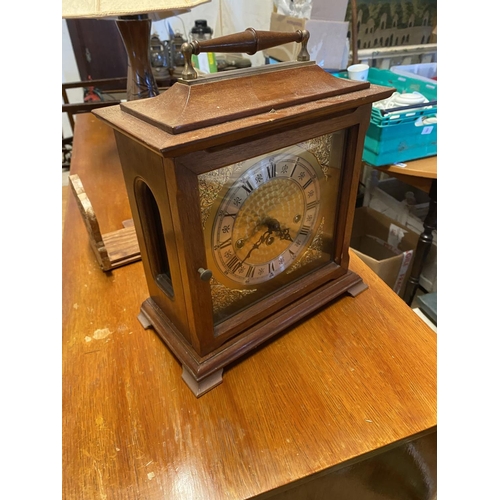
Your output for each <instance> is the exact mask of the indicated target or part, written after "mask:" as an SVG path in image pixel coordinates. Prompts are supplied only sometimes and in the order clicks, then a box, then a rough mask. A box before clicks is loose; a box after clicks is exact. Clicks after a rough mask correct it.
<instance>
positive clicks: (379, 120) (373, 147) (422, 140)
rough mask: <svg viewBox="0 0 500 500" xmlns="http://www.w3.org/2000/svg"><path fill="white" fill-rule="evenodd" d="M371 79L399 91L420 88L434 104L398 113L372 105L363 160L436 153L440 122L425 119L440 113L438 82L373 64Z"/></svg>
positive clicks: (376, 163) (397, 159)
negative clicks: (428, 122) (386, 111)
mask: <svg viewBox="0 0 500 500" xmlns="http://www.w3.org/2000/svg"><path fill="white" fill-rule="evenodd" d="M335 76H338V77H340V78H347V72H341V73H335ZM368 81H369V82H370V83H373V84H375V85H383V86H386V87H394V88H395V89H396V90H397V91H398V92H400V93H405V92H420V93H421V94H422V95H423V96H425V97H426V98H427V99H428V100H429V101H431V102H435V104H433V105H432V106H431V107H429V108H428V109H427V107H426V108H407V109H404V110H401V111H398V112H396V113H394V112H393V113H384V112H383V111H381V110H380V109H378V108H372V113H371V119H370V126H369V127H368V131H367V133H366V139H365V144H364V149H363V161H365V162H367V163H369V164H371V165H373V166H375V167H378V166H381V165H387V164H390V163H400V162H405V161H410V160H416V159H418V158H424V157H426V156H433V155H436V154H437V123H434V124H428V125H426V124H423V123H422V122H423V120H424V119H425V118H431V117H437V84H433V83H429V82H425V81H423V80H418V79H416V78H410V77H407V76H404V75H399V74H397V73H394V72H392V71H389V70H384V69H378V68H370V70H369V72H368Z"/></svg>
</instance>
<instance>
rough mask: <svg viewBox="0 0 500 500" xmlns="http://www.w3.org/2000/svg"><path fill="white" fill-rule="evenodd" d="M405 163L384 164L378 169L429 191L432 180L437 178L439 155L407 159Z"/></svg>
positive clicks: (426, 191)
mask: <svg viewBox="0 0 500 500" xmlns="http://www.w3.org/2000/svg"><path fill="white" fill-rule="evenodd" d="M403 165H405V166H404V167H399V166H397V165H384V166H383V167H377V170H379V171H380V172H384V173H386V174H388V175H390V176H391V177H395V178H396V179H399V180H400V181H401V182H406V183H407V184H410V185H411V186H413V187H415V188H417V189H421V190H422V191H424V192H425V193H428V192H429V191H430V188H431V184H432V180H433V179H437V156H429V157H427V158H419V159H418V160H412V161H407V162H405V163H403Z"/></svg>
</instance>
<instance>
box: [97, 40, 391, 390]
mask: <svg viewBox="0 0 500 500" xmlns="http://www.w3.org/2000/svg"><path fill="white" fill-rule="evenodd" d="M280 35H282V34H280ZM288 41H290V40H288ZM240 51H241V49H240ZM312 74H313V75H314V78H311V75H312ZM249 79H250V80H251V81H250V80H249ZM228 82H229V83H228ZM175 85H180V86H181V89H178V88H177V89H176V87H175ZM175 85H174V86H173V87H172V89H173V90H172V92H171V90H168V91H166V92H165V93H164V94H162V95H160V96H158V97H155V98H151V99H146V100H143V101H134V102H131V103H123V104H122V105H121V106H116V107H108V108H104V109H102V110H98V111H96V112H95V114H97V115H98V116H99V117H100V118H102V119H104V120H105V121H107V122H108V123H109V124H110V125H112V126H113V127H114V128H115V137H116V142H117V147H118V152H119V155H120V161H121V164H122V168H123V173H124V178H125V183H126V186H127V191H128V196H129V201H130V205H131V210H132V216H133V219H134V223H135V227H136V231H137V237H138V242H139V247H140V250H141V255H142V261H143V265H144V271H145V275H146V280H147V284H148V289H149V293H150V297H149V298H148V299H147V300H146V301H145V302H144V303H143V304H142V306H141V312H140V315H139V319H140V320H141V323H142V324H143V326H144V327H145V328H148V327H153V328H154V330H155V331H156V333H157V334H158V335H159V336H160V337H161V339H162V340H163V341H164V342H165V343H166V345H167V346H168V347H169V348H170V350H171V351H172V352H173V353H174V355H175V356H176V357H177V358H178V360H179V361H180V363H181V364H182V366H183V373H182V378H183V379H184V380H185V382H186V383H187V384H188V386H189V387H190V388H191V390H192V391H193V393H194V394H195V395H196V396H201V395H202V394H204V393H205V392H207V391H208V390H210V389H212V388H213V387H215V386H216V385H218V384H219V383H221V381H222V371H223V368H224V367H225V366H227V365H228V364H230V363H232V362H233V361H235V360H236V359H238V358H240V357H241V356H243V355H244V354H246V353H247V352H249V351H250V350H252V349H254V348H256V347H257V346H258V345H259V344H261V343H263V342H264V341H266V340H267V339H269V338H271V337H273V336H274V335H276V334H278V333H279V332H281V331H283V330H284V329H286V328H287V327H289V326H291V325H292V324H294V323H295V322H297V321H299V320H300V319H302V318H304V317H305V316H307V315H308V314H311V313H312V312H313V311H315V310H317V309H318V308H320V307H322V306H323V305H324V304H326V303H328V302H330V301H332V300H333V299H334V298H336V297H338V296H339V295H341V294H344V293H346V292H348V293H350V294H351V295H355V294H357V293H359V291H361V290H363V289H364V288H365V285H364V283H363V282H362V280H361V278H360V277H359V276H358V275H356V274H355V273H353V272H352V271H350V270H349V268H348V266H349V254H348V249H349V241H350V236H351V227H352V222H353V216H354V208H355V200H356V195H357V186H358V180H359V175H360V169H361V155H362V150H363V143H364V138H365V134H366V131H367V128H368V125H369V121H370V114H371V104H372V102H373V101H375V100H379V99H382V98H384V97H388V96H389V95H391V93H392V89H387V88H381V87H376V86H373V85H370V84H369V83H367V82H352V81H347V80H342V79H338V78H335V77H333V76H331V75H329V74H327V73H326V72H324V71H323V70H322V69H321V68H319V67H318V66H316V65H314V64H311V63H306V64H305V65H300V64H299V65H298V66H290V67H289V66H286V67H285V68H284V69H277V70H274V69H272V68H266V70H265V71H263V72H258V73H257V75H255V74H254V73H252V72H245V73H243V76H239V75H237V74H234V75H228V76H227V77H225V78H224V79H222V80H220V79H217V78H215V79H207V80H206V81H201V82H195V83H192V82H191V83H189V82H181V83H176V84H175ZM245 85H251V86H252V87H251V88H252V89H253V90H255V94H258V95H259V99H258V105H257V104H256V105H255V109H254V111H253V113H248V102H246V103H245V105H244V106H243V108H244V109H243V108H242V111H241V112H239V113H238V112H237V111H238V110H237V108H238V106H240V107H241V106H242V105H241V99H240V103H239V104H238V102H237V103H236V104H229V105H227V106H226V107H225V108H224V106H223V103H222V102H221V103H220V105H221V106H220V107H222V108H224V109H223V110H222V111H221V112H220V113H215V114H214V110H213V109H212V108H211V107H208V108H205V110H203V109H198V110H197V113H198V115H200V114H201V117H200V116H198V115H197V117H196V123H194V122H193V121H191V122H190V121H189V119H187V120H186V121H185V122H184V123H181V124H180V125H179V123H178V119H179V112H178V109H179V106H181V109H182V111H183V113H184V115H186V114H187V115H188V116H189V111H190V109H189V106H190V104H191V105H195V104H196V103H197V102H200V101H198V100H197V98H198V97H200V99H201V97H202V96H204V98H205V99H204V100H205V101H206V102H207V103H210V102H211V101H212V106H213V99H214V96H215V97H217V96H218V99H219V98H220V93H219V92H220V91H221V88H225V89H226V90H228V91H229V90H230V89H232V88H233V89H236V91H238V86H243V87H244V86H245ZM186 88H188V90H189V92H187V95H188V98H187V100H186V101H185V102H184V103H180V104H177V110H176V109H174V110H172V111H171V114H168V107H167V106H166V104H172V100H171V99H172V95H173V94H174V93H177V94H179V93H186ZM276 89H279V93H277V90H276ZM299 91H300V99H298V100H297V99H296V100H295V101H294V98H291V99H289V101H288V102H286V101H285V102H284V103H283V102H281V103H278V104H279V106H280V108H279V109H275V107H276V108H277V107H278V106H277V105H276V103H277V100H279V99H282V97H281V95H282V94H283V93H285V94H288V95H292V96H294V95H295V96H296V95H299ZM169 92H170V94H169ZM262 96H268V101H269V102H267V108H266V109H267V111H266V112H262V109H261V108H262ZM277 96H278V97H277ZM228 97H229V96H228ZM218 99H217V101H218ZM250 104H251V103H250ZM173 106H174V107H175V103H174V104H173ZM235 108H236V112H235ZM186 109H187V110H188V112H186V111H185V110H186ZM158 110H160V111H158ZM159 113H160V114H161V113H163V114H164V116H163V118H162V119H159V118H158V114H159ZM165 113H167V115H165ZM211 117H212V118H211ZM169 120H170V122H171V123H174V122H175V123H174V125H172V124H171V123H170V122H169ZM341 130H345V131H346V133H345V138H344V141H345V142H344V161H343V166H342V172H341V179H340V189H339V195H338V202H337V203H338V207H337V215H336V224H335V227H336V230H335V240H334V242H333V247H332V249H331V255H332V262H330V263H329V264H326V265H325V266H323V267H321V268H319V269H317V270H315V271H312V272H311V273H309V274H307V275H305V276H303V277H302V278H300V279H298V280H297V281H295V282H292V283H290V284H289V285H287V286H286V287H285V288H283V289H280V290H279V291H277V292H275V293H273V294H271V295H270V296H268V297H266V299H265V301H261V302H260V303H257V304H254V305H250V306H248V307H247V308H245V309H244V310H242V311H241V312H239V313H236V314H234V315H233V316H231V317H229V318H228V319H225V320H223V321H221V322H220V323H218V324H214V320H213V309H212V298H211V290H210V283H209V282H208V281H205V278H206V271H207V259H206V254H205V247H204V245H203V243H202V242H203V241H204V239H203V228H202V220H201V207H200V195H199V188H198V175H200V174H204V173H206V172H209V171H212V170H215V169H218V168H221V167H224V166H226V165H229V164H233V163H236V162H239V161H243V160H247V159H249V158H253V157H256V156H259V155H261V154H265V153H268V152H271V151H274V150H276V149H279V148H282V147H286V146H290V145H293V144H296V143H298V142H303V141H306V140H309V139H312V138H315V137H319V136H323V135H325V134H330V133H334V132H337V131H341ZM204 273H205V276H204Z"/></svg>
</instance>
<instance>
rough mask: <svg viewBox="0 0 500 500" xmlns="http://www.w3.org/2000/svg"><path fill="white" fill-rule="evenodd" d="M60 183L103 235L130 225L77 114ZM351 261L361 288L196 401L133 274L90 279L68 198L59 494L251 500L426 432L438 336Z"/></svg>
mask: <svg viewBox="0 0 500 500" xmlns="http://www.w3.org/2000/svg"><path fill="white" fill-rule="evenodd" d="M71 173H72V174H78V175H79V176H80V179H81V180H82V183H83V185H84V186H85V188H86V192H87V194H88V196H89V198H90V200H91V202H92V204H93V206H94V209H95V213H96V215H97V218H98V220H99V222H100V224H101V230H102V231H103V232H108V231H113V230H116V229H118V228H119V227H120V223H121V221H122V220H126V219H129V218H130V217H131V214H130V208H129V205H128V200H127V197H126V194H125V185H124V181H123V177H122V173H121V169H120V165H119V160H118V155H117V151H116V147H115V142H114V136H113V132H112V130H111V129H110V128H109V127H108V126H107V125H105V124H104V123H102V122H101V121H99V120H98V119H97V118H96V117H94V116H93V115H91V114H85V115H78V116H77V120H76V128H75V137H74V144H73V157H72V164H71ZM351 259H352V260H351V264H352V265H351V267H352V269H353V270H354V271H355V272H356V273H358V274H359V275H361V276H362V278H363V279H364V281H365V282H366V283H367V284H368V285H369V288H368V290H366V291H364V292H363V293H361V294H360V295H359V296H357V297H356V298H352V297H348V296H346V297H343V298H340V299H339V300H337V301H335V302H334V303H333V304H331V305H329V306H327V307H325V308H324V309H322V310H321V312H319V313H317V314H315V315H313V316H312V317H311V318H309V319H307V320H305V321H303V322H301V323H300V324H299V325H297V326H295V327H294V328H291V329H289V330H288V331H287V332H285V333H284V334H282V335H280V336H278V337H276V338H275V339H274V340H272V341H270V342H268V343H266V344H265V345H264V346H262V347H261V348H259V349H258V350H256V351H255V352H254V353H253V354H252V355H250V356H247V357H245V358H244V359H242V360H240V361H239V362H237V363H236V364H234V365H233V366H231V367H229V368H228V369H226V370H225V372H224V377H223V380H224V381H223V383H222V384H221V385H220V386H218V387H217V388H215V389H213V390H212V391H210V392H209V393H207V394H206V395H204V396H203V397H201V398H200V399H196V398H195V397H194V395H193V394H192V393H191V391H190V390H189V389H188V387H187V386H186V385H185V383H184V382H183V381H182V380H181V366H180V365H179V363H178V362H177V361H176V359H175V358H174V356H173V355H172V354H171V353H170V352H169V351H168V349H167V348H166V347H165V346H164V344H163V343H162V342H161V341H160V339H159V338H158V337H157V336H156V334H155V333H154V331H152V330H144V329H143V328H142V327H141V325H140V323H139V321H138V320H137V314H138V313H139V307H140V305H141V303H142V302H143V300H145V299H146V298H147V297H148V291H147V287H146V280H145V277H144V275H143V271H142V263H141V262H137V263H134V264H130V265H128V266H125V267H123V268H119V269H116V270H114V271H113V272H111V273H104V272H103V271H101V270H100V269H99V267H98V265H97V261H96V259H95V257H94V255H93V253H92V250H91V248H90V245H89V242H88V235H87V232H86V230H85V226H84V223H83V220H82V218H81V216H80V213H79V212H78V208H77V205H76V203H75V200H74V198H73V197H72V196H70V198H69V202H68V207H67V215H66V220H65V227H64V234H63V353H62V354H63V358H62V359H63V422H62V437H63V454H62V460H63V496H64V498H65V499H67V500H69V499H86V500H87V499H94V498H95V499H99V500H102V499H104V498H106V499H107V500H112V499H148V500H150V499H166V498H168V499H177V498H179V499H183V500H184V499H201V500H205V499H217V500H218V499H221V498H229V499H239V498H252V497H254V496H256V495H259V494H264V495H265V492H269V491H271V490H274V489H275V488H280V487H283V486H284V485H289V484H290V483H293V482H298V484H300V481H303V480H305V479H306V478H310V477H311V476H312V475H315V474H323V473H325V472H328V471H332V470H336V469H340V468H341V467H344V466H346V465H348V464H352V463H355V462H356V461H361V460H364V459H366V458H368V457H371V456H375V455H376V454H378V453H381V452H382V451H386V450H388V449H391V448H393V447H395V446H398V445H400V444H401V443H404V442H406V441H408V440H413V439H415V438H417V437H419V436H422V435H425V434H427V433H429V432H434V431H435V429H436V335H435V333H434V332H433V331H432V330H431V329H429V328H428V327H427V325H425V324H424V322H423V321H422V320H421V319H420V318H419V317H418V316H417V315H416V314H415V313H413V312H412V311H411V309H410V308H409V307H408V306H407V305H406V304H405V303H404V302H403V301H402V300H401V299H400V298H399V297H397V296H396V294H394V292H393V291H392V290H390V289H389V287H388V286H387V285H385V283H383V282H382V281H381V280H380V279H379V278H378V277H377V276H376V275H375V274H374V273H373V272H372V271H371V270H370V269H368V268H367V267H366V266H365V265H364V264H363V263H362V262H361V261H360V260H359V259H358V258H357V257H356V256H355V255H352V256H351ZM287 498H288V497H287Z"/></svg>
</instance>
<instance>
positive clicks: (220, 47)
mask: <svg viewBox="0 0 500 500" xmlns="http://www.w3.org/2000/svg"><path fill="white" fill-rule="evenodd" d="M308 40H309V32H308V31H307V30H297V31H295V32H288V31H287V32H285V31H257V30H255V29H253V28H247V29H246V30H245V31H241V32H240V33H234V34H233V35H226V36H220V37H217V38H213V39H211V40H203V41H201V42H200V41H198V40H193V41H192V42H187V43H183V44H182V46H181V51H182V54H183V55H184V70H183V72H182V78H183V79H184V80H195V79H196V78H197V76H198V75H197V73H196V71H195V69H194V68H193V65H192V62H191V56H192V55H198V54H199V53H200V52H244V53H246V54H248V55H253V54H255V53H256V52H258V51H260V50H265V49H270V48H271V47H276V46H277V45H283V44H285V43H290V42H297V43H301V44H302V47H301V50H300V52H299V54H298V56H297V61H309V52H307V41H308Z"/></svg>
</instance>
